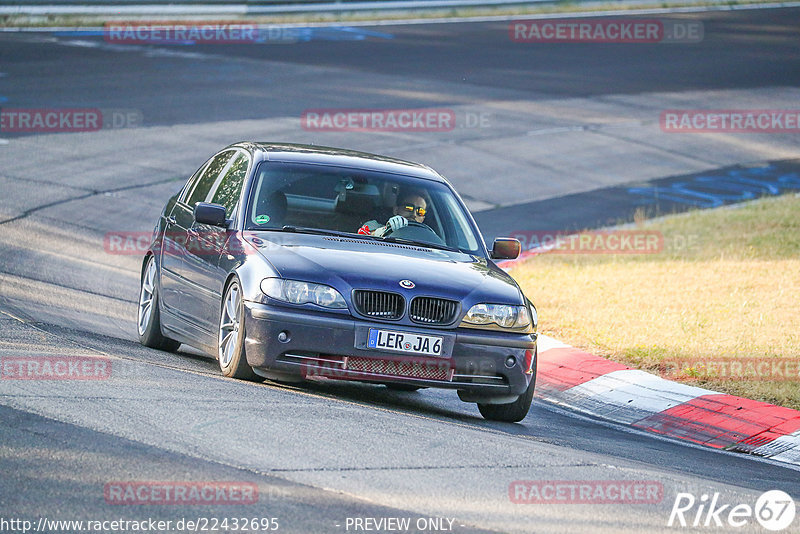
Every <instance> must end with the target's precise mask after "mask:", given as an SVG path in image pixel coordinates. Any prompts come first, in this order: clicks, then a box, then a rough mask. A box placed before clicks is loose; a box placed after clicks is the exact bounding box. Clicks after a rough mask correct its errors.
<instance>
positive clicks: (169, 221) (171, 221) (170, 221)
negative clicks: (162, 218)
mask: <svg viewBox="0 0 800 534" xmlns="http://www.w3.org/2000/svg"><path fill="white" fill-rule="evenodd" d="M177 222H178V221H177V219H175V216H174V215H170V216H169V217H167V224H177Z"/></svg>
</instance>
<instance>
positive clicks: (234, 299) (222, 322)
mask: <svg viewBox="0 0 800 534" xmlns="http://www.w3.org/2000/svg"><path fill="white" fill-rule="evenodd" d="M243 317H244V301H243V300H242V289H241V286H240V285H239V281H238V280H233V281H232V282H231V283H230V284H229V285H228V288H227V289H226V290H225V296H224V297H223V299H222V312H221V313H220V319H219V349H218V351H217V359H218V360H219V368H220V370H221V371H222V374H224V375H225V376H228V377H231V378H238V379H241V380H252V381H254V382H260V381H262V380H263V378H261V377H259V376H258V375H257V374H255V373H254V372H253V368H252V367H250V365H249V364H248V363H247V356H245V352H244V339H245V332H244V320H243Z"/></svg>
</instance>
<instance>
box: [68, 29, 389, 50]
mask: <svg viewBox="0 0 800 534" xmlns="http://www.w3.org/2000/svg"><path fill="white" fill-rule="evenodd" d="M145 33H146V32H145ZM52 35H53V36H54V37H66V38H76V37H82V38H86V37H102V38H104V39H105V38H106V37H108V35H109V32H108V31H107V30H69V31H57V32H53V33H52ZM137 35H140V34H139V33H137ZM393 38H394V35H392V34H391V33H386V32H379V31H374V30H367V29H365V28H358V27H353V26H298V27H290V26H274V27H273V26H269V27H265V28H259V30H258V37H257V38H256V39H254V40H252V41H243V42H241V43H240V44H250V43H253V44H275V43H279V44H280V43H287V44H291V43H299V42H310V41H365V40H367V39H393ZM120 44H157V45H178V46H187V45H193V44H214V42H213V41H208V42H198V41H193V40H183V39H181V40H166V39H163V38H158V39H153V40H152V41H149V40H148V39H146V38H143V39H141V40H140V41H136V40H134V41H130V42H129V43H120ZM218 44H221V43H218Z"/></svg>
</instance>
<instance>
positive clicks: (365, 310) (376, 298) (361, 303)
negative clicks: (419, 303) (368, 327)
mask: <svg viewBox="0 0 800 534" xmlns="http://www.w3.org/2000/svg"><path fill="white" fill-rule="evenodd" d="M353 303H354V304H355V307H356V311H358V313H360V314H361V315H366V316H367V317H375V318H376V319H399V318H401V317H402V316H403V310H404V308H405V306H406V301H405V299H404V298H403V296H402V295H398V294H397V293H387V292H385V291H368V290H365V289H357V290H356V291H354V292H353Z"/></svg>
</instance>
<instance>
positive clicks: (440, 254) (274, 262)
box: [138, 143, 537, 421]
mask: <svg viewBox="0 0 800 534" xmlns="http://www.w3.org/2000/svg"><path fill="white" fill-rule="evenodd" d="M153 235H154V238H153V243H152V244H151V246H150V248H149V250H148V252H147V254H146V256H145V258H144V261H143V263H142V278H141V280H142V282H141V292H140V298H139V313H138V331H139V337H140V340H141V342H142V343H143V344H144V345H146V346H148V347H154V348H159V349H163V350H176V349H177V348H178V346H179V345H180V344H181V343H185V344H187V345H191V346H193V347H196V348H199V349H201V350H204V351H206V352H208V353H210V354H213V355H215V357H216V358H217V359H218V360H219V365H220V368H221V370H222V372H223V373H224V374H225V375H226V376H230V377H235V378H241V379H247V380H263V379H265V378H267V379H270V380H276V381H282V382H296V381H303V380H356V381H364V382H373V383H379V384H385V385H386V386H388V387H390V388H393V389H399V390H409V391H411V390H416V389H420V388H426V387H436V388H447V389H455V390H456V391H457V392H458V395H459V397H460V398H461V399H462V400H463V401H466V402H474V403H477V405H478V408H479V410H480V412H481V414H483V416H484V417H486V418H487V419H494V420H500V421H520V420H522V419H523V418H524V417H525V416H526V414H527V413H528V410H529V408H530V405H531V399H532V396H533V389H534V386H535V382H536V322H537V315H536V309H535V308H534V306H533V304H532V303H531V302H530V300H528V299H527V298H526V297H525V295H523V293H522V291H521V290H520V288H519V286H518V285H517V283H516V282H515V281H514V280H513V279H512V278H511V277H510V276H509V275H508V274H506V273H505V272H504V271H503V270H502V269H500V268H499V267H497V265H495V263H494V262H493V261H492V260H494V259H513V258H516V257H517V256H518V255H519V250H520V244H519V242H518V241H516V240H514V239H503V238H499V239H497V240H495V242H494V243H493V246H492V249H491V250H487V248H486V245H485V244H484V242H483V238H482V237H481V234H480V232H479V231H478V228H477V226H476V224H475V221H474V220H473V218H472V216H471V215H470V213H469V211H468V210H467V209H466V207H465V206H464V203H463V202H462V200H461V199H460V198H459V196H458V194H457V193H456V192H455V191H454V190H453V188H452V187H451V186H450V184H449V183H448V182H447V181H446V180H445V179H444V178H443V177H442V176H440V175H439V174H438V173H436V172H435V171H434V170H432V169H430V168H429V167H426V166H424V165H420V164H417V163H411V162H407V161H401V160H397V159H392V158H388V157H383V156H378V155H373V154H366V153H361V152H353V151H348V150H341V149H333V148H323V147H316V146H304V145H289V144H270V143H238V144H235V145H231V146H229V147H227V148H225V149H223V150H222V151H220V152H219V153H217V154H215V155H214V156H213V157H211V158H210V159H209V160H208V161H206V162H205V164H203V166H202V167H200V169H198V170H197V172H195V173H194V175H193V176H192V177H191V178H189V180H188V181H187V182H186V184H185V185H184V187H183V188H182V189H181V191H180V192H179V193H177V194H176V195H175V196H173V197H172V198H170V199H169V201H168V202H167V204H166V206H165V208H164V211H163V213H162V214H161V216H160V218H159V220H158V223H157V225H156V228H155V231H154V234H153Z"/></svg>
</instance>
